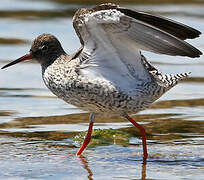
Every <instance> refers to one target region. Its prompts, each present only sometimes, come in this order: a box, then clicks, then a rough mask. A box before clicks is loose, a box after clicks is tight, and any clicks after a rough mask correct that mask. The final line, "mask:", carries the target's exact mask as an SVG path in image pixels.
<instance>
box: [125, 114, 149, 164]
mask: <svg viewBox="0 0 204 180" xmlns="http://www.w3.org/2000/svg"><path fill="white" fill-rule="evenodd" d="M123 117H125V118H126V119H127V120H128V121H130V122H131V123H132V124H133V125H134V126H135V127H136V128H138V129H139V131H140V133H141V134H142V145H143V162H144V163H146V159H147V157H148V154H147V143H146V132H145V129H144V128H143V127H142V126H141V125H139V124H138V123H137V122H136V121H135V120H134V119H132V118H131V117H129V116H128V115H127V114H123Z"/></svg>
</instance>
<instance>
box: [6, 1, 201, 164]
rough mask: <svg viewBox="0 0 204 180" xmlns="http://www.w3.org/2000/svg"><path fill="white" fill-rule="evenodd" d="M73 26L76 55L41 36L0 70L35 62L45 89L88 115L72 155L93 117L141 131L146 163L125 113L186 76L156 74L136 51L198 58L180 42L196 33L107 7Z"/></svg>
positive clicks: (83, 12)
mask: <svg viewBox="0 0 204 180" xmlns="http://www.w3.org/2000/svg"><path fill="white" fill-rule="evenodd" d="M73 26H74V29H75V31H76V33H77V35H78V37H79V39H80V42H81V45H82V46H81V48H79V49H78V50H77V52H76V53H74V54H72V55H68V54H67V53H66V52H65V51H64V50H63V48H62V46H61V44H60V42H59V41H58V40H57V38H56V37H55V36H53V35H51V34H41V35H39V36H38V37H37V38H36V39H35V40H34V41H33V43H32V46H31V49H30V52H29V53H28V54H26V55H25V56H22V57H20V58H19V59H17V60H15V61H13V62H11V63H9V64H7V65H5V66H4V67H2V69H4V68H6V67H9V66H11V65H14V64H16V63H18V62H22V61H25V60H31V59H33V60H36V61H37V62H39V63H40V64H41V66H42V77H43V80H44V82H45V84H46V86H47V87H48V88H49V89H50V90H51V91H52V92H53V93H54V94H55V95H56V96H57V97H59V98H61V99H63V100H64V101H66V102H67V103H70V104H73V105H75V106H77V107H79V108H80V109H83V110H85V111H88V112H90V123H89V128H88V133H87V135H86V137H85V140H84V142H83V144H82V146H81V147H80V149H79V150H78V152H77V155H80V154H81V153H82V152H83V150H84V149H85V148H86V147H87V145H88V144H89V142H90V140H91V133H92V128H93V123H94V119H95V116H96V115H98V116H100V115H103V114H108V115H109V116H110V115H120V116H122V117H124V118H126V119H127V120H129V121H130V122H131V123H132V124H133V125H134V126H136V127H137V128H138V129H139V131H140V132H141V135H142V144H143V159H144V160H145V161H146V159H147V157H148V154H147V145H146V133H145V129H144V128H143V127H142V126H141V125H139V124H138V123H137V122H135V121H134V120H133V119H132V118H131V117H130V116H129V115H128V114H136V113H137V112H139V111H141V110H144V109H145V108H148V107H149V106H150V105H151V104H152V103H153V102H154V101H155V100H156V99H158V98H159V97H160V96H161V95H163V94H164V93H165V92H167V91H168V90H169V89H171V88H172V87H173V86H175V85H176V84H177V82H178V81H180V80H182V79H184V78H186V77H187V76H188V73H181V74H175V75H173V74H162V73H161V72H159V71H158V70H157V69H156V68H155V67H153V66H152V65H151V64H150V63H149V62H148V61H147V60H146V58H145V57H144V56H143V55H142V54H141V52H140V51H141V50H146V51H151V52H154V53H159V54H166V55H171V56H188V57H191V58H195V57H199V56H200V55H201V54H202V53H201V52H200V51H199V50H198V49H196V48H195V47H193V46H192V45H190V44H189V43H187V42H185V41H184V40H185V39H193V38H196V37H199V35H200V34H201V33H200V32H199V31H197V30H196V29H193V28H191V27H189V26H186V25H184V24H181V23H179V22H176V21H173V20H170V19H167V18H164V17H160V16H156V15H152V14H147V13H144V12H137V11H133V10H130V9H127V8H123V7H119V6H118V5H115V4H111V3H107V4H101V5H98V6H95V7H93V8H91V9H80V10H78V11H77V12H76V13H75V15H74V17H73Z"/></svg>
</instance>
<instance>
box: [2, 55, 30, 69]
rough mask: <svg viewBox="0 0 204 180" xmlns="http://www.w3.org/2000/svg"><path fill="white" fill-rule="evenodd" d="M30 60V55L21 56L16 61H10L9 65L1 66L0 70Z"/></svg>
mask: <svg viewBox="0 0 204 180" xmlns="http://www.w3.org/2000/svg"><path fill="white" fill-rule="evenodd" d="M31 59H32V55H31V54H26V55H24V56H22V57H20V58H18V59H16V60H15V61H12V62H10V63H9V64H7V65H5V66H3V67H2V68H1V69H5V68H7V67H9V66H12V65H14V64H17V63H19V62H23V61H26V60H31Z"/></svg>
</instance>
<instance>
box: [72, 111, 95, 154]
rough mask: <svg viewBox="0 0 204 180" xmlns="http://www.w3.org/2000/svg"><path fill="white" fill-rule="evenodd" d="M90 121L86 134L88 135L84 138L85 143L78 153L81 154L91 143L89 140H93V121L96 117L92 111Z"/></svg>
mask: <svg viewBox="0 0 204 180" xmlns="http://www.w3.org/2000/svg"><path fill="white" fill-rule="evenodd" d="M89 119H90V123H89V129H88V132H87V134H86V137H85V139H84V142H83V144H82V145H81V147H80V148H79V150H78V151H77V153H76V155H80V154H81V153H82V152H83V151H84V149H86V147H87V145H88V144H89V142H90V141H91V133H92V129H93V123H94V119H95V114H94V113H91V115H90V118H89Z"/></svg>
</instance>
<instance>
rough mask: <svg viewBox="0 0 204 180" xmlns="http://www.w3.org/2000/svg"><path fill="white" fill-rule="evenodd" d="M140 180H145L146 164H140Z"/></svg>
mask: <svg viewBox="0 0 204 180" xmlns="http://www.w3.org/2000/svg"><path fill="white" fill-rule="evenodd" d="M141 180H146V163H143V164H142V178H141Z"/></svg>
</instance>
